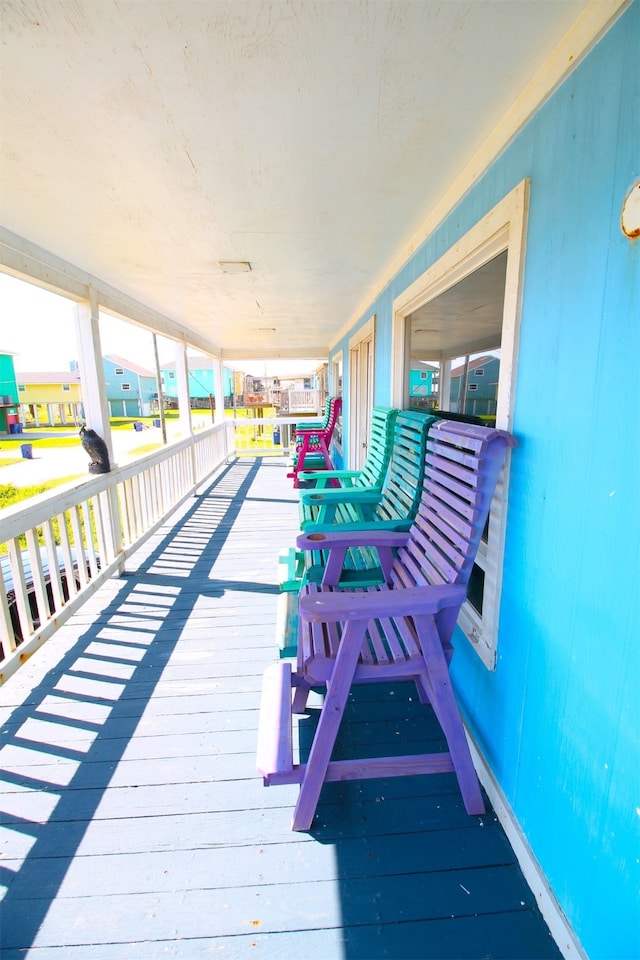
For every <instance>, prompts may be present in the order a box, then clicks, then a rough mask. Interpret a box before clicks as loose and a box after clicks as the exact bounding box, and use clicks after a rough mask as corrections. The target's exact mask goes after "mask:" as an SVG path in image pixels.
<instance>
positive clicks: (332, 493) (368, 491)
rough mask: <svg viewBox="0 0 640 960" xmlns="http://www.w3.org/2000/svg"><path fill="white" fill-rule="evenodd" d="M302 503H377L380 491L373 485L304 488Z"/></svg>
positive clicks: (317, 504) (310, 504)
mask: <svg viewBox="0 0 640 960" xmlns="http://www.w3.org/2000/svg"><path fill="white" fill-rule="evenodd" d="M300 499H301V501H302V503H305V504H308V505H309V506H311V507H314V506H315V507H321V506H322V505H323V503H367V504H368V503H374V504H375V503H377V502H378V501H379V500H380V491H379V490H376V488H375V487H357V488H355V487H344V488H342V489H339V490H321V491H320V492H318V491H317V490H305V491H304V493H302V494H301V496H300Z"/></svg>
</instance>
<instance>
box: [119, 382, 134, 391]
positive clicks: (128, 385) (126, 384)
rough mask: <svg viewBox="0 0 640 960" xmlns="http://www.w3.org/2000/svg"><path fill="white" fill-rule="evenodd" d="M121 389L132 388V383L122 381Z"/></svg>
mask: <svg viewBox="0 0 640 960" xmlns="http://www.w3.org/2000/svg"><path fill="white" fill-rule="evenodd" d="M120 389H121V390H131V384H130V383H121V384H120Z"/></svg>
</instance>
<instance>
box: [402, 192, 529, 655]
mask: <svg viewBox="0 0 640 960" xmlns="http://www.w3.org/2000/svg"><path fill="white" fill-rule="evenodd" d="M527 207H528V182H527V181H522V183H520V184H519V185H518V186H517V187H516V188H515V189H514V190H513V191H512V192H511V193H510V194H509V195H508V196H507V197H505V198H504V200H502V201H501V203H499V204H498V205H497V206H496V207H494V208H493V210H491V211H489V213H488V214H487V215H486V216H485V217H483V219H482V220H481V221H479V222H478V223H477V224H476V225H475V227H473V228H472V229H471V230H470V231H469V232H468V233H467V234H465V236H463V237H462V238H460V239H459V240H458V242H457V243H456V244H455V246H453V247H452V248H451V249H450V250H449V251H448V252H447V253H445V254H444V255H443V256H442V257H441V258H440V260H438V261H437V262H436V263H434V264H433V265H432V266H431V267H430V268H429V269H428V270H427V271H426V273H424V274H423V275H422V276H420V277H418V279H417V280H415V281H414V282H413V283H412V284H411V286H410V287H408V288H407V290H405V291H404V292H403V293H402V294H400V296H399V297H397V298H396V300H395V301H394V305H393V308H394V310H393V333H392V337H393V347H392V349H393V363H392V400H391V402H392V404H393V406H397V407H404V406H407V405H408V398H409V370H410V368H411V365H412V364H414V363H415V362H416V361H421V362H430V363H435V364H436V365H437V367H438V394H439V395H438V404H439V407H440V409H442V410H451V411H457V412H463V411H464V412H466V413H469V414H475V415H476V416H481V417H483V419H485V420H486V421H487V422H490V423H491V422H495V424H496V426H498V427H500V428H502V429H505V430H511V429H512V424H513V404H514V396H515V376H516V369H517V347H518V325H519V318H520V292H521V286H522V274H523V269H524V238H525V229H526V214H527ZM474 357H475V358H479V357H482V358H483V360H482V364H481V366H479V367H478V368H477V369H474V368H473V359H474ZM487 367H488V368H489V369H488V370H487V371H486V375H487V377H488V379H489V382H488V383H487V384H486V385H484V387H483V391H482V393H483V395H481V396H477V397H473V399H472V400H471V399H470V400H469V401H468V402H467V395H468V392H471V391H475V392H476V393H479V385H478V384H477V383H472V382H470V380H471V376H470V374H471V375H473V374H474V373H475V374H476V376H485V370H486V368H487ZM494 368H495V375H494V372H493V371H494ZM494 383H495V387H493V384H494ZM465 385H466V386H467V387H468V390H467V389H465ZM485 395H486V396H485ZM508 489H509V458H507V461H506V464H505V467H504V469H503V471H502V475H501V477H500V480H499V481H498V485H497V488H496V493H495V496H494V499H493V503H492V505H491V511H490V515H489V520H488V522H487V527H486V529H485V533H484V535H483V539H482V541H481V544H480V547H479V550H478V554H477V558H476V564H475V567H474V570H473V573H472V576H471V579H470V582H469V587H468V591H467V600H466V602H465V603H464V605H463V607H462V610H461V612H460V617H459V619H458V626H459V627H460V628H461V630H462V632H463V633H464V634H465V635H466V636H467V638H468V639H469V641H470V642H471V644H472V645H473V648H474V649H475V651H476V652H477V653H478V655H479V656H480V658H481V659H482V661H483V663H484V664H485V665H486V666H487V667H488V668H489V669H491V670H493V669H495V665H496V658H497V644H498V626H499V615H500V593H501V587H502V560H503V554H504V540H505V530H506V514H507V501H508Z"/></svg>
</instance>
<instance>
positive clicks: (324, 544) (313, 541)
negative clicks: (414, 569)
mask: <svg viewBox="0 0 640 960" xmlns="http://www.w3.org/2000/svg"><path fill="white" fill-rule="evenodd" d="M408 539H409V537H408V534H407V533H402V532H401V533H397V532H396V531H393V530H378V529H377V525H376V527H375V528H372V527H365V529H363V530H354V529H353V527H352V526H351V525H348V524H345V525H344V526H343V527H341V528H340V529H336V528H335V527H329V529H328V531H327V533H323V532H320V531H314V532H313V533H308V532H307V531H305V532H304V533H301V534H300V535H299V536H298V537H297V539H296V546H297V547H298V549H299V550H333V549H335V548H338V549H339V548H344V547H346V548H347V549H348V548H349V547H403V546H404V545H405V543H406V542H407V540H408Z"/></svg>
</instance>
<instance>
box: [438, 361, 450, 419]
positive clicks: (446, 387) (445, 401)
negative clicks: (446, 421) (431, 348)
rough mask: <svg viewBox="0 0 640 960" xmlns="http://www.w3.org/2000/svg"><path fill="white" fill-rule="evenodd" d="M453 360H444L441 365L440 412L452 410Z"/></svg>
mask: <svg viewBox="0 0 640 960" xmlns="http://www.w3.org/2000/svg"><path fill="white" fill-rule="evenodd" d="M452 366H453V363H452V360H451V358H449V359H447V360H442V362H441V364H440V395H439V397H438V407H439V409H440V410H451V367H452Z"/></svg>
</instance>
